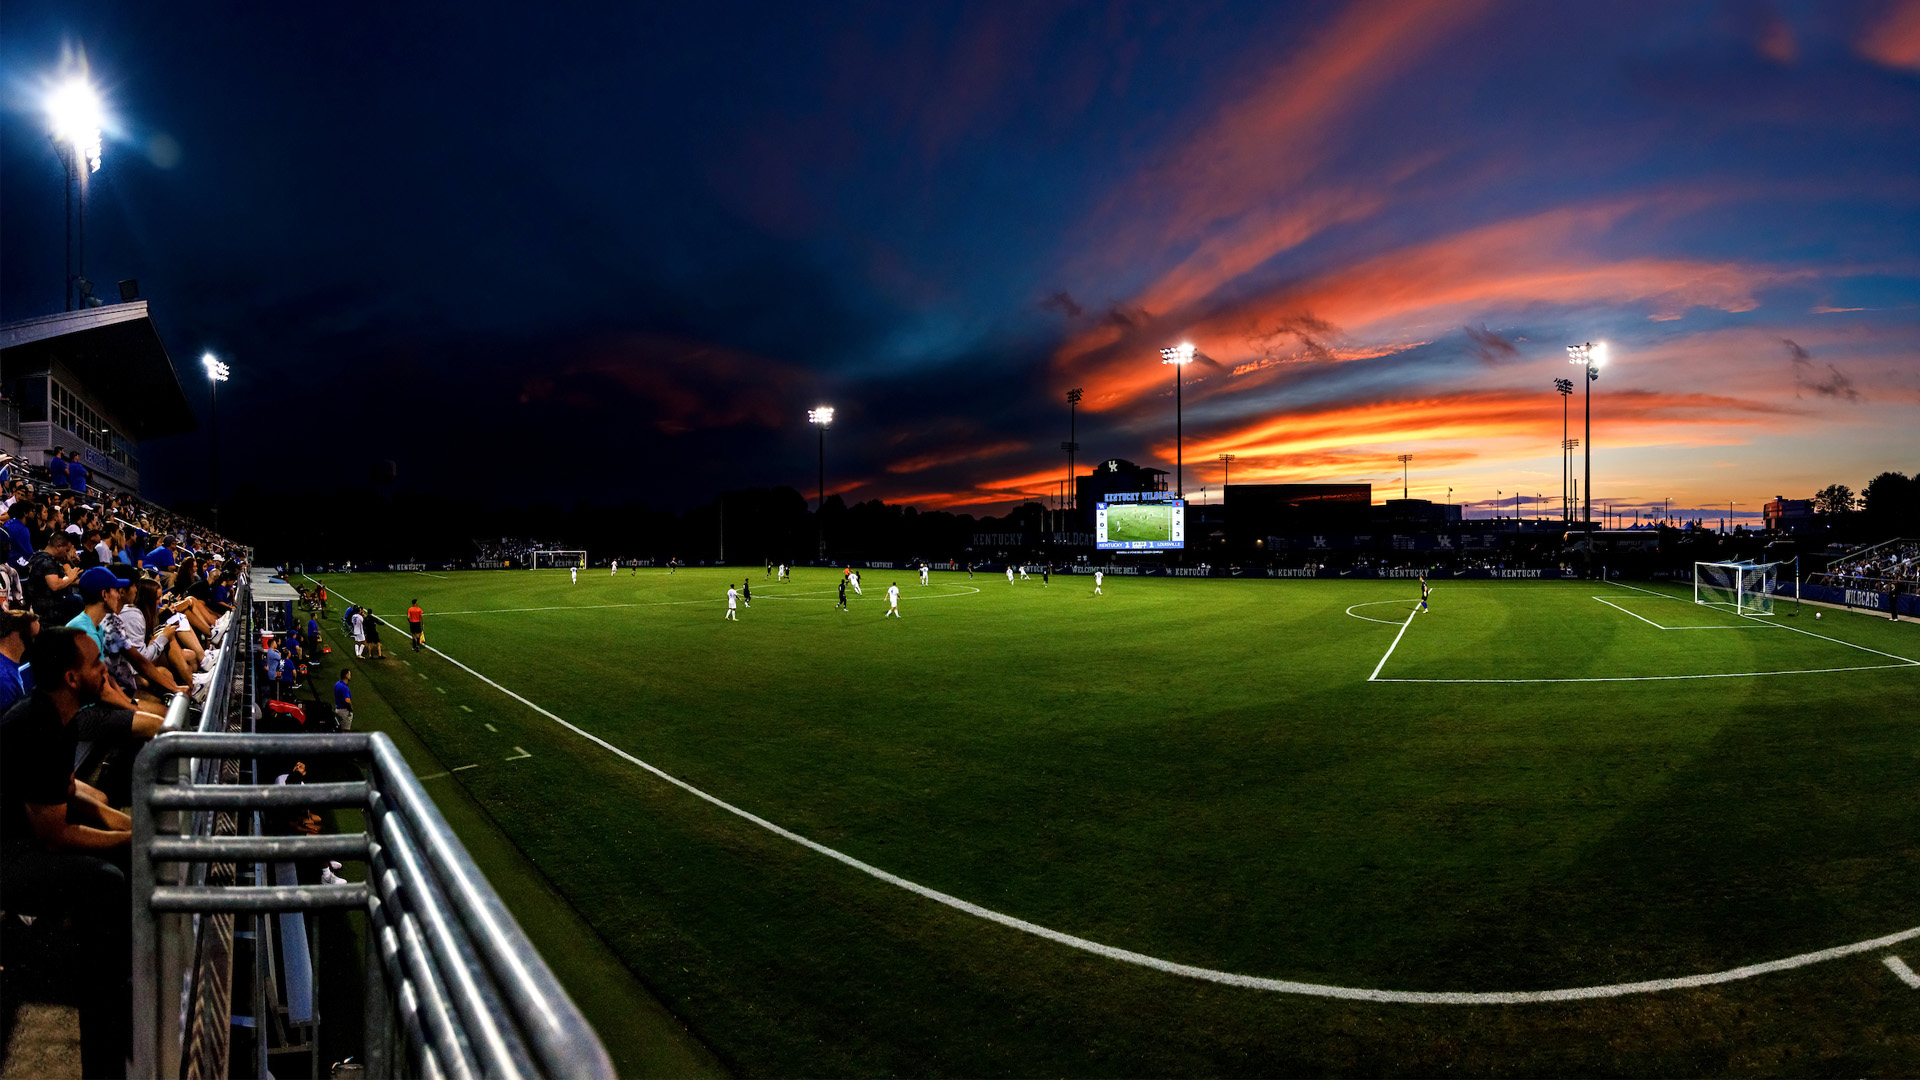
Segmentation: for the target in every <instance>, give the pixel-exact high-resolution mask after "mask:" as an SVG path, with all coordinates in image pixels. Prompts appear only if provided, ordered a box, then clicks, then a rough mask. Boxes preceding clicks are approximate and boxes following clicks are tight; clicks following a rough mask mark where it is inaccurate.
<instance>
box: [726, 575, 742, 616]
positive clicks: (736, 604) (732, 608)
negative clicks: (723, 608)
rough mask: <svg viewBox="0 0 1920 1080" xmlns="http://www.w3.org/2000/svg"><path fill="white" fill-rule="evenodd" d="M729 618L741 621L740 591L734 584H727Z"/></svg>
mask: <svg viewBox="0 0 1920 1080" xmlns="http://www.w3.org/2000/svg"><path fill="white" fill-rule="evenodd" d="M727 618H729V619H732V620H733V621H734V622H739V621H740V590H739V589H736V588H734V587H733V583H732V582H728V583H727Z"/></svg>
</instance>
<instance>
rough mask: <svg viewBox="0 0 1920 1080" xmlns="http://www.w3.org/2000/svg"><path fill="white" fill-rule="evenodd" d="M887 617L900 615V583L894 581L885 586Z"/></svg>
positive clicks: (899, 616)
mask: <svg viewBox="0 0 1920 1080" xmlns="http://www.w3.org/2000/svg"><path fill="white" fill-rule="evenodd" d="M886 617H887V618H889V619H898V618H901V615H900V583H899V582H897V581H896V582H894V583H893V584H892V585H889V586H888V587H887V616H886Z"/></svg>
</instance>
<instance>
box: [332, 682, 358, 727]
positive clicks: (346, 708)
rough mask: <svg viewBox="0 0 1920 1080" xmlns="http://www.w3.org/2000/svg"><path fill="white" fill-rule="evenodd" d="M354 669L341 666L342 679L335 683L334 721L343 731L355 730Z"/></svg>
mask: <svg viewBox="0 0 1920 1080" xmlns="http://www.w3.org/2000/svg"><path fill="white" fill-rule="evenodd" d="M352 681H353V669H352V668H345V667H343V668H341V669H340V681H339V682H337V683H334V684H333V721H334V723H336V724H338V725H339V726H340V730H341V731H352V730H353V687H351V686H349V685H347V684H348V683H350V682H352Z"/></svg>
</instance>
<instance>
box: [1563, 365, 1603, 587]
mask: <svg viewBox="0 0 1920 1080" xmlns="http://www.w3.org/2000/svg"><path fill="white" fill-rule="evenodd" d="M1605 353H1606V345H1605V344H1604V343H1602V344H1599V345H1595V344H1594V343H1593V342H1590V341H1589V342H1586V343H1584V344H1581V345H1569V346H1567V362H1568V363H1570V364H1578V365H1580V367H1581V368H1582V369H1583V370H1584V371H1585V372H1586V376H1587V377H1586V379H1585V380H1584V381H1585V382H1586V384H1587V392H1586V408H1587V419H1586V431H1585V433H1584V434H1585V439H1584V440H1583V441H1584V442H1585V443H1586V446H1585V448H1584V449H1585V452H1586V483H1585V487H1586V489H1587V490H1586V494H1585V495H1584V496H1582V498H1584V499H1585V502H1584V503H1583V504H1582V511H1581V516H1582V517H1583V518H1584V520H1585V525H1584V528H1585V531H1586V534H1587V568H1588V570H1589V571H1591V570H1592V568H1593V383H1594V380H1596V379H1598V378H1599V377H1600V366H1599V365H1600V358H1601V357H1602V356H1603V355H1605Z"/></svg>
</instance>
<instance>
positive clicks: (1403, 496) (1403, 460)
mask: <svg viewBox="0 0 1920 1080" xmlns="http://www.w3.org/2000/svg"><path fill="white" fill-rule="evenodd" d="M1412 460H1413V455H1412V454H1401V455H1400V458H1399V461H1400V501H1401V502H1406V501H1407V462H1409V461H1412Z"/></svg>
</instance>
